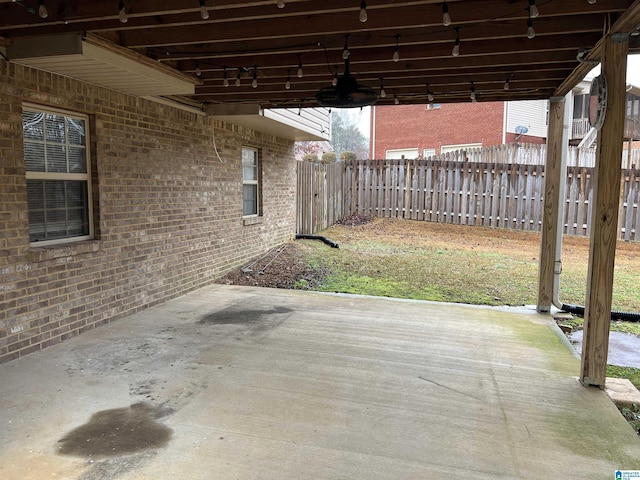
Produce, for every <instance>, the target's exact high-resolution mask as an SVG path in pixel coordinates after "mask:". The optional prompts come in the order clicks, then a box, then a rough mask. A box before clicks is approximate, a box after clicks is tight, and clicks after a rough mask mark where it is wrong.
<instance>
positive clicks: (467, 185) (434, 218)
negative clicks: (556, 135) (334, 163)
mask: <svg viewBox="0 0 640 480" xmlns="http://www.w3.org/2000/svg"><path fill="white" fill-rule="evenodd" d="M344 173H345V182H344V185H345V192H344V195H345V196H344V200H345V208H344V211H345V213H347V214H359V215H366V216H372V217H393V218H407V219H412V220H427V221H431V222H441V223H454V224H461V225H482V226H487V227H495V228H511V229H520V230H539V228H540V218H541V217H540V210H541V208H542V182H543V166H542V165H516V164H503V163H475V162H455V161H446V160H445V161H442V160H382V161H376V160H373V161H370V160H365V161H356V162H347V163H345V172H344Z"/></svg>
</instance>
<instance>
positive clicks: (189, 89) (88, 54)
mask: <svg viewBox="0 0 640 480" xmlns="http://www.w3.org/2000/svg"><path fill="white" fill-rule="evenodd" d="M7 56H8V57H9V60H10V61H12V62H14V63H18V64H21V65H26V66H28V67H32V68H36V69H39V70H46V71H48V72H52V73H57V74H59V75H64V76H66V77H71V78H76V79H78V80H82V81H85V82H88V83H93V84H95V85H99V86H102V87H106V88H110V89H112V90H117V91H120V92H124V93H128V94H131V95H136V96H148V95H192V94H193V93H194V92H195V85H199V84H201V81H200V80H198V79H195V78H193V77H191V76H189V75H185V74H183V73H181V72H178V71H177V70H174V69H173V68H171V67H168V66H166V65H163V64H161V63H160V62H156V61H154V60H151V59H149V58H147V57H144V56H143V55H140V54H138V53H136V52H134V51H132V50H128V49H126V48H123V47H120V46H118V45H115V44H113V43H110V42H107V41H106V40H102V39H100V38H98V37H96V36H94V35H87V36H83V35H82V34H80V33H71V34H62V35H51V36H46V37H21V38H17V39H15V41H14V42H13V44H12V45H10V46H9V47H8V48H7Z"/></svg>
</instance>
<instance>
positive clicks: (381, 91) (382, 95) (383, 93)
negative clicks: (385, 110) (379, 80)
mask: <svg viewBox="0 0 640 480" xmlns="http://www.w3.org/2000/svg"><path fill="white" fill-rule="evenodd" d="M386 96H387V92H385V91H384V88H381V89H380V98H385V97H386Z"/></svg>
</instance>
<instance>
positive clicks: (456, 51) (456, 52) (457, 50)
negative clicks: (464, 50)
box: [451, 27, 460, 57]
mask: <svg viewBox="0 0 640 480" xmlns="http://www.w3.org/2000/svg"><path fill="white" fill-rule="evenodd" d="M451 55H453V56H454V57H457V56H458V55H460V27H456V41H455V43H454V44H453V50H451Z"/></svg>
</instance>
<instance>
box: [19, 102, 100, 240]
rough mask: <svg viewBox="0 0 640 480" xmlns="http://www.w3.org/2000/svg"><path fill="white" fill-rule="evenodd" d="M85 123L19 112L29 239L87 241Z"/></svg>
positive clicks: (62, 115)
mask: <svg viewBox="0 0 640 480" xmlns="http://www.w3.org/2000/svg"><path fill="white" fill-rule="evenodd" d="M87 123H88V122H87V118H86V117H82V116H80V115H74V114H68V113H64V112H55V111H44V110H40V109H36V108H31V107H25V108H24V109H23V112H22V132H23V139H24V163H25V168H26V178H27V204H28V208H29V240H30V241H31V242H32V243H36V242H37V243H38V244H44V243H59V242H62V241H69V240H85V239H88V238H91V235H92V233H93V232H92V220H91V194H90V189H91V185H90V181H89V180H90V172H89V161H88V151H87Z"/></svg>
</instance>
